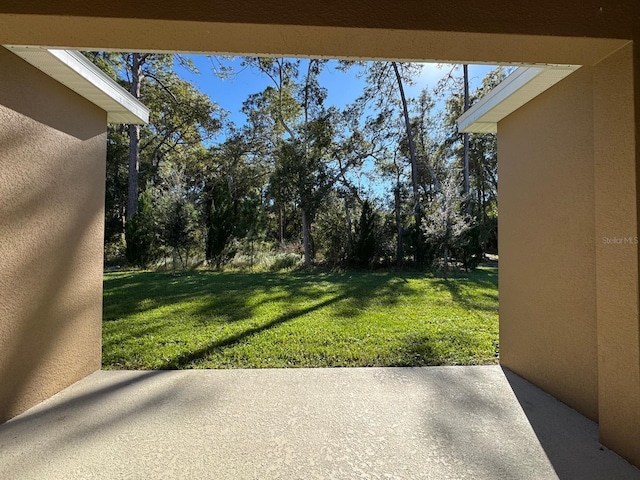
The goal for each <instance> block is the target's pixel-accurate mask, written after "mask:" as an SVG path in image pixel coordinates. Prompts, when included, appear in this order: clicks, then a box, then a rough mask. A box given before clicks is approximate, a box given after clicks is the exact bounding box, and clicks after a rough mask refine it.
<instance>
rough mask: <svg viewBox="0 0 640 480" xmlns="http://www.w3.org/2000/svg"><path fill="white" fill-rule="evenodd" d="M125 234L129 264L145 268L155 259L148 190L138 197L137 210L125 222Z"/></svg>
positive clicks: (152, 221)
mask: <svg viewBox="0 0 640 480" xmlns="http://www.w3.org/2000/svg"><path fill="white" fill-rule="evenodd" d="M126 234H127V248H126V255H127V260H128V261H129V263H131V264H132V265H135V266H137V267H141V268H146V267H148V266H149V265H150V264H151V263H152V262H153V261H154V260H156V259H157V256H158V250H157V242H156V226H155V219H154V212H153V208H152V200H151V192H150V191H149V190H145V191H144V192H143V193H142V195H141V196H140V205H139V209H138V211H137V212H136V214H135V215H134V216H133V217H131V219H129V221H128V222H127V224H126Z"/></svg>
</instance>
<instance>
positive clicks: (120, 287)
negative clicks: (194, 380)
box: [103, 268, 498, 369]
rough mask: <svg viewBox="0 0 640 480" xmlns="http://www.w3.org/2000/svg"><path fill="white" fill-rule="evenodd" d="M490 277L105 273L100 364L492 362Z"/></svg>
mask: <svg viewBox="0 0 640 480" xmlns="http://www.w3.org/2000/svg"><path fill="white" fill-rule="evenodd" d="M497 341H498V276H497V270H496V269H494V268H481V269H478V270H477V271H475V272H472V273H468V274H456V275H453V276H450V277H449V278H447V279H444V278H440V277H437V276H433V275H430V274H424V273H413V272H385V273H364V272H362V273H361V272H348V273H214V272H193V273H187V274H183V275H181V276H178V277H174V276H171V275H170V274H166V273H152V272H135V273H130V272H122V273H107V274H105V280H104V323H103V366H104V367H105V368H124V369H166V368H267V367H342V366H344V367H347V366H348V367H356V366H422V365H456V364H464V365H468V364H482V363H494V362H496V361H497V357H496V345H497Z"/></svg>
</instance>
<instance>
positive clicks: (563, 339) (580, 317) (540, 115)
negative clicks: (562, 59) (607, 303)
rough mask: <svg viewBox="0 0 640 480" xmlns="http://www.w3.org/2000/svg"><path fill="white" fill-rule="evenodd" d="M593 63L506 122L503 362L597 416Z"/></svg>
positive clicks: (502, 136)
mask: <svg viewBox="0 0 640 480" xmlns="http://www.w3.org/2000/svg"><path fill="white" fill-rule="evenodd" d="M592 70H593V69H592V68H589V67H582V68H581V69H579V70H578V71H577V72H576V73H574V74H573V75H571V76H569V77H568V78H566V79H565V80H563V81H562V82H560V83H558V84H557V85H555V86H554V87H552V88H551V89H549V90H547V91H546V92H544V93H543V94H542V95H540V96H538V97H537V98H535V99H534V100H532V101H531V102H529V103H527V104H526V105H525V106H524V107H522V108H520V109H519V110H517V111H516V112H514V113H513V114H511V115H509V116H508V117H506V118H505V119H504V120H503V121H501V122H500V123H499V124H498V176H499V178H500V184H499V201H500V206H499V218H500V230H499V235H500V238H499V243H500V269H499V280H500V361H501V363H502V364H503V365H504V366H506V367H508V368H510V369H511V370H513V371H514V372H516V373H518V374H520V375H522V376H523V377H525V378H527V379H529V380H530V381H532V382H533V383H535V384H537V385H539V386H540V387H542V388H543V389H545V390H546V391H548V392H549V393H551V394H552V395H554V396H556V397H557V398H559V399H560V400H562V401H564V402H565V403H567V404H568V405H570V406H572V407H574V408H575V409H576V410H578V411H580V412H582V413H583V414H584V415H586V416H588V417H590V418H592V419H594V420H597V418H598V364H597V358H598V350H597V321H596V278H595V239H594V228H595V227H594V221H595V214H594V208H595V205H594V151H593V148H594V141H593V100H592V99H593V88H592V83H593V72H592Z"/></svg>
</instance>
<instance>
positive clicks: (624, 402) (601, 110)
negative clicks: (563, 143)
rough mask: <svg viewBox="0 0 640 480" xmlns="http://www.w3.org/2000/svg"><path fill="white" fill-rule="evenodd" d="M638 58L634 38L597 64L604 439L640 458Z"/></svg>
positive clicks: (596, 173)
mask: <svg viewBox="0 0 640 480" xmlns="http://www.w3.org/2000/svg"><path fill="white" fill-rule="evenodd" d="M636 54H637V49H636ZM632 63H633V49H632V48H631V47H630V46H629V47H627V48H624V49H622V50H620V51H618V52H616V53H615V54H613V55H611V56H610V57H608V58H607V59H605V60H604V61H603V62H601V63H600V64H598V65H597V66H596V68H595V69H594V95H593V98H594V105H593V106H594V117H593V118H594V132H595V138H594V153H595V162H594V179H595V215H594V217H595V235H594V236H595V239H596V256H595V258H596V305H597V317H598V384H599V386H598V390H599V395H598V402H599V412H600V414H599V420H600V439H601V441H602V442H603V443H604V444H605V445H607V446H608V447H610V448H612V449H614V450H615V451H617V452H618V453H620V454H621V455H623V456H624V457H626V458H630V459H632V461H633V462H634V463H635V464H636V465H638V466H640V321H639V312H640V308H639V305H638V302H639V301H640V297H639V293H638V292H639V289H638V243H637V238H638V236H640V235H639V234H638V213H639V211H638V174H639V169H638V158H639V156H638V146H639V143H638V140H639V136H638V135H639V133H638V116H637V115H636V116H635V117H634V114H633V112H632V111H631V110H630V109H629V105H633V104H634V102H636V103H637V102H638V100H639V99H640V94H638V88H637V86H638V85H640V83H638V82H639V79H638V77H636V80H635V81H636V83H635V85H636V90H635V92H636V94H635V95H634V79H633V75H632V73H631V72H632V69H631V65H632ZM612 239H614V241H613V242H612ZM615 239H622V243H618V242H619V240H615Z"/></svg>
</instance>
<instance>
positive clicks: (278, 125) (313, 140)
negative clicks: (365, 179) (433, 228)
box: [246, 58, 354, 268]
mask: <svg viewBox="0 0 640 480" xmlns="http://www.w3.org/2000/svg"><path fill="white" fill-rule="evenodd" d="M246 63H247V64H249V65H251V66H254V67H256V68H258V69H259V70H260V71H262V72H263V73H264V74H265V75H267V76H268V77H269V78H270V79H271V80H272V83H273V86H272V87H271V86H270V87H268V88H267V89H265V91H264V92H262V94H260V95H255V96H253V98H252V99H251V104H252V105H253V106H255V108H256V110H259V111H262V112H263V114H262V115H260V117H262V119H263V120H262V121H259V122H258V121H255V122H254V123H255V124H256V125H259V127H260V129H261V130H262V131H263V132H264V133H265V137H266V138H267V141H270V142H271V143H272V152H273V158H274V164H275V167H274V171H273V174H272V175H271V178H270V186H269V189H270V192H271V195H272V196H273V198H274V199H275V200H276V202H278V203H280V204H281V205H283V204H285V203H286V202H292V203H293V204H294V205H295V206H296V208H297V209H298V210H299V212H300V222H301V233H302V243H303V248H304V259H305V267H306V268H309V267H311V263H312V259H313V249H312V238H311V226H312V224H313V222H314V219H315V215H316V213H317V211H318V208H319V207H320V205H321V203H322V200H323V199H324V197H325V196H326V195H327V193H328V191H329V190H330V189H331V187H332V186H333V185H334V184H335V183H336V182H337V181H338V180H339V179H340V178H341V176H342V175H344V171H345V170H346V169H347V168H349V165H351V163H352V162H353V161H354V158H353V157H349V158H348V159H345V158H343V157H341V158H340V161H336V159H335V158H334V153H337V152H338V150H339V149H337V148H336V147H335V136H336V130H335V126H336V124H337V121H338V119H339V115H338V112H337V111H335V110H333V109H325V108H324V105H323V102H324V99H325V97H326V89H324V88H323V87H321V86H320V84H319V81H318V77H319V75H320V73H321V72H322V69H323V67H324V65H325V63H326V61H325V60H319V59H309V60H307V61H306V63H303V62H301V61H300V60H284V59H264V58H257V59H256V58H252V59H247V60H246ZM301 70H302V71H301ZM250 118H255V116H254V117H250ZM264 118H270V119H271V123H270V124H266V125H265V123H264ZM341 160H347V161H344V162H343V161H341Z"/></svg>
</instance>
